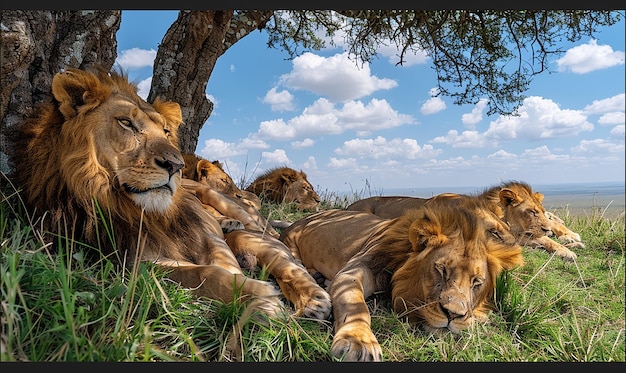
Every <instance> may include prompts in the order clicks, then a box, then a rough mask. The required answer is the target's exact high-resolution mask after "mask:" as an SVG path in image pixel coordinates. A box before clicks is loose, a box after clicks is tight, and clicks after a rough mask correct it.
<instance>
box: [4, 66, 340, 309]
mask: <svg viewBox="0 0 626 373" xmlns="http://www.w3.org/2000/svg"><path fill="white" fill-rule="evenodd" d="M136 92H137V88H136V86H135V85H133V84H131V83H130V82H128V80H127V78H126V76H125V75H124V74H121V73H118V72H115V71H111V72H108V71H104V70H102V69H94V70H78V69H71V68H70V69H68V70H67V71H65V72H61V73H58V74H56V75H55V76H54V78H53V81H52V94H53V98H54V99H53V100H50V101H49V102H45V103H42V105H41V106H39V107H38V108H37V110H35V111H34V112H33V114H32V116H30V117H29V118H27V119H26V120H25V121H24V122H23V123H20V124H16V125H15V126H13V127H12V128H11V131H10V133H9V134H8V135H7V139H8V140H9V141H8V150H9V151H8V154H9V165H10V167H11V168H12V171H11V173H10V175H9V176H10V178H11V179H12V181H13V183H14V184H15V185H17V186H18V187H20V188H21V193H22V195H23V200H24V201H25V204H26V206H27V207H28V209H29V210H30V212H31V213H34V214H35V216H37V217H39V218H41V219H42V223H40V224H38V226H42V227H43V228H44V229H45V230H49V231H52V232H56V233H58V234H61V235H63V236H66V237H71V238H72V239H76V240H79V241H81V242H84V243H87V244H89V245H90V246H92V247H96V248H99V249H101V250H102V251H103V252H104V253H105V254H115V255H113V257H112V258H113V259H117V260H119V261H120V262H121V263H126V264H132V263H134V262H135V260H136V259H139V260H144V261H151V262H155V263H157V264H161V265H164V266H168V267H171V268H172V272H171V273H170V274H169V276H170V278H172V279H173V280H175V281H177V282H179V283H180V284H181V285H182V286H184V287H188V288H193V289H194V291H195V292H196V293H197V294H198V295H202V296H206V297H209V298H213V299H218V300H222V301H228V302H229V301H233V297H234V296H237V293H239V297H238V299H239V300H241V301H243V302H247V304H248V306H249V307H248V310H250V311H249V312H255V311H260V312H262V313H265V314H266V315H269V316H270V317H272V316H277V315H279V314H282V313H283V311H284V309H283V304H282V302H281V300H280V292H279V291H278V289H277V288H276V287H275V286H274V285H273V284H272V283H270V282H266V281H261V280H256V279H252V278H246V276H245V275H244V273H243V271H242V269H241V268H240V266H239V264H238V263H237V260H236V259H235V255H253V256H255V257H257V258H259V265H270V264H271V269H270V273H271V274H272V275H274V276H275V277H276V280H277V282H278V283H279V286H281V288H282V287H285V288H288V289H289V293H288V294H285V295H286V297H287V298H288V299H289V300H290V301H291V302H292V303H293V304H294V305H296V306H297V307H299V309H298V311H297V312H299V313H304V314H305V315H308V314H309V313H310V314H311V315H312V316H314V317H323V316H324V315H327V314H328V313H329V312H330V301H329V300H328V299H327V297H328V296H327V295H326V293H325V292H324V290H323V289H321V288H320V287H319V286H318V285H317V283H316V282H315V280H314V279H313V278H312V277H311V276H310V275H309V274H308V272H306V270H304V269H303V268H302V267H301V266H300V265H298V264H297V263H296V261H295V259H294V258H293V257H292V256H291V254H290V252H289V250H288V249H287V248H286V247H285V246H284V245H283V244H282V243H281V242H280V241H278V240H276V239H273V238H271V237H267V235H264V234H263V233H261V232H254V231H249V230H237V231H234V232H230V233H228V239H229V242H230V243H231V245H228V244H227V242H226V237H225V235H224V233H223V232H222V229H221V227H220V225H219V224H218V222H217V220H216V219H215V218H214V217H212V216H211V215H210V214H209V213H207V212H206V211H205V209H204V208H203V207H202V204H201V203H200V201H199V200H198V198H197V197H196V195H194V193H192V192H190V191H189V188H187V187H181V171H180V170H181V168H182V167H183V163H184V162H183V157H182V154H181V152H180V150H179V148H178V139H177V130H178V127H179V125H180V124H181V122H182V115H181V110H180V106H179V105H178V104H177V103H174V102H166V101H161V100H156V101H155V102H154V103H153V104H149V103H147V102H146V101H144V100H143V99H141V98H140V97H139V96H138V95H137V93H136ZM193 188H194V190H195V191H196V192H197V191H202V190H204V189H209V188H208V187H206V186H202V185H200V184H198V185H194V186H193ZM203 188H204V189H203ZM107 232H108V233H107ZM53 241H56V240H53ZM269 261H271V262H269ZM294 281H297V284H298V286H293V285H292V284H293V283H294ZM320 315H321V316H320Z"/></svg>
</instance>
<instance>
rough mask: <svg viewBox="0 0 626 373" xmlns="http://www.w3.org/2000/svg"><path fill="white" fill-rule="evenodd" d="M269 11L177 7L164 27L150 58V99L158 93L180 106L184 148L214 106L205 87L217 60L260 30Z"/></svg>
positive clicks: (189, 149)
mask: <svg viewBox="0 0 626 373" xmlns="http://www.w3.org/2000/svg"><path fill="white" fill-rule="evenodd" d="M272 14H273V11H249V12H236V13H235V12H234V11H232V10H223V11H180V13H179V15H178V18H177V19H176V21H174V23H173V24H172V25H171V26H170V28H169V29H168V30H167V33H166V34H165V37H164V38H163V41H162V42H161V45H160V46H159V50H158V51H157V55H156V59H155V61H154V72H153V77H152V87H151V89H150V94H149V95H148V102H153V101H154V99H155V98H157V97H161V98H163V99H167V100H172V101H176V102H178V103H179V104H180V106H181V109H182V112H183V121H184V125H182V126H181V127H179V132H178V136H179V139H180V147H181V150H182V151H183V152H186V153H194V152H195V150H196V146H197V144H198V136H199V135H200V129H201V128H202V126H203V125H204V123H205V122H206V120H207V119H209V116H210V115H211V111H212V110H213V103H212V102H211V101H210V100H209V99H208V98H207V97H206V87H207V83H208V81H209V77H210V76H211V73H212V72H213V68H214V67H215V63H216V62H217V59H218V58H219V57H220V56H221V55H222V54H224V52H226V50H227V49H228V48H229V47H230V46H232V45H233V44H235V43H236V42H237V41H238V40H239V39H241V38H243V37H244V36H246V35H248V34H249V33H250V32H252V31H253V30H256V29H261V28H263V27H264V26H265V23H266V22H267V21H268V20H269V18H270V17H271V15H272ZM242 89H245V87H242Z"/></svg>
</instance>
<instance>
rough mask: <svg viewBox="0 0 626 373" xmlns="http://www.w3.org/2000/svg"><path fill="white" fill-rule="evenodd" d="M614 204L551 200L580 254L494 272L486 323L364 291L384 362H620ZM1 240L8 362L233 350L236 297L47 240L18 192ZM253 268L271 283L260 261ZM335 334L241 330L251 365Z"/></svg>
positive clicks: (298, 322)
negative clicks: (442, 315) (465, 323)
mask: <svg viewBox="0 0 626 373" xmlns="http://www.w3.org/2000/svg"><path fill="white" fill-rule="evenodd" d="M2 177H3V182H4V181H5V180H6V179H5V176H4V175H2ZM366 194H367V191H365V190H361V191H355V192H353V193H352V194H350V195H345V194H342V195H339V194H337V193H334V192H328V191H322V192H321V193H320V195H321V196H322V203H321V210H324V209H329V208H345V207H346V206H348V205H349V204H350V203H352V202H354V201H355V200H357V199H360V198H364V197H367V196H368V195H366ZM570 206H571V207H572V209H571V210H570ZM607 207H608V206H606V205H600V204H598V205H595V206H592V207H591V208H585V209H577V208H575V206H572V205H569V204H562V205H559V206H558V207H553V208H549V209H548V210H549V211H551V212H553V213H555V214H556V215H557V216H559V217H560V218H561V219H563V220H564V222H565V224H566V225H567V226H568V228H570V229H571V230H573V231H575V232H578V233H579V234H580V235H581V238H582V241H583V242H584V244H585V247H584V248H577V249H574V250H575V252H576V254H577V256H578V258H577V260H576V261H574V262H566V261H563V260H561V259H560V258H559V257H554V256H551V255H550V254H548V253H547V252H545V251H542V250H537V249H531V248H524V259H525V264H524V265H523V266H522V267H519V268H516V269H514V270H511V271H508V272H504V273H503V274H502V275H501V276H500V277H499V278H498V281H497V284H496V291H495V294H494V298H493V305H494V307H493V310H492V311H491V313H490V315H489V320H488V321H486V322H479V323H475V324H474V325H473V326H472V327H471V328H469V329H468V330H465V331H463V332H462V333H461V334H458V335H454V334H441V335H431V334H428V333H427V332H424V331H422V330H421V329H418V328H414V327H412V326H410V325H409V324H408V323H406V322H405V321H403V320H402V319H401V318H399V317H398V316H397V315H396V314H394V313H393V312H392V311H391V305H390V302H389V300H388V299H386V298H384V297H383V296H377V295H375V296H373V297H371V298H370V299H368V306H369V308H370V313H371V315H372V330H373V331H374V334H375V335H376V337H377V338H378V341H379V342H380V344H381V346H382V349H383V358H384V360H385V361H389V362H469V361H472V362H624V361H625V351H624V350H625V338H624V333H625V326H624V324H625V314H624V307H625V300H624V294H625V288H624V257H625V256H624V246H625V236H624V228H625V223H624V212H623V209H622V210H621V211H618V212H617V213H612V214H607V210H608V209H607ZM262 209H263V211H262V212H263V213H264V215H265V216H267V217H269V218H270V219H278V220H288V221H295V220H297V219H299V218H301V217H304V216H306V214H307V213H303V212H299V211H298V210H297V209H296V208H295V206H293V204H289V203H285V204H270V203H264V204H263V207H262ZM0 235H1V238H0V243H1V250H0V255H1V257H0V266H1V270H2V284H1V289H2V315H1V324H2V331H1V332H2V335H1V347H2V348H1V360H2V361H3V362H8V361H13V362H26V361H30V362H53V361H54V362H60V361H63V362H67V361H72V362H74V361H77V362H92V361H124V362H159V361H192V362H203V361H226V360H227V359H226V357H225V354H224V351H225V344H226V341H227V338H228V336H229V334H230V333H231V331H232V330H233V327H234V325H235V323H236V322H237V319H238V316H239V315H240V313H241V311H242V308H241V307H240V306H239V305H238V304H237V303H229V304H225V303H221V302H217V301H211V300H206V299H200V298H196V297H194V296H193V295H191V293H190V292H189V291H188V290H184V289H181V288H180V287H179V286H177V285H176V284H174V283H172V282H170V281H169V280H167V279H165V278H164V274H165V272H163V271H164V270H163V269H162V268H159V267H156V266H153V265H150V264H146V263H142V264H138V265H136V266H133V267H131V268H126V269H123V268H119V267H118V266H116V265H115V264H114V263H113V262H111V261H109V260H108V259H107V258H105V257H102V256H99V255H98V253H97V252H96V255H93V254H94V250H95V249H93V248H89V247H85V246H84V245H81V244H79V243H76V242H74V241H73V240H72V239H71V238H72V235H73V233H72V232H71V230H69V229H68V232H67V234H66V235H65V236H54V237H53V236H51V235H49V234H46V233H44V232H42V231H41V230H40V229H39V228H38V222H37V221H36V220H32V219H30V218H29V216H28V215H27V214H26V213H25V212H24V210H23V208H22V205H21V203H20V200H19V195H18V194H17V193H12V192H6V191H3V194H2V199H1V205H0ZM52 240H55V241H56V243H57V244H58V247H59V251H58V253H56V254H54V255H52V254H51V253H50V250H49V248H50V242H51V241H52ZM250 276H253V277H255V278H261V279H268V280H270V281H271V280H272V278H271V277H270V276H268V275H267V274H266V273H265V271H264V270H263V268H259V269H258V270H256V271H254V272H252V273H250ZM287 307H289V305H288V304H287ZM332 335H333V330H332V321H331V320H326V321H319V320H309V319H305V318H296V317H293V316H291V315H289V314H286V315H285V316H284V317H283V318H282V319H273V320H269V321H268V322H267V323H259V322H257V321H255V320H254V319H250V320H249V321H248V322H247V323H245V325H244V327H243V329H242V338H241V343H242V345H243V347H244V350H245V353H244V355H243V361H247V362H318V361H336V360H337V359H335V358H333V357H332V354H331V353H330V346H331V342H332Z"/></svg>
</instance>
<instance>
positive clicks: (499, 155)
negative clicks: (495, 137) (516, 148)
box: [487, 149, 517, 160]
mask: <svg viewBox="0 0 626 373" xmlns="http://www.w3.org/2000/svg"><path fill="white" fill-rule="evenodd" d="M515 158H517V155H515V154H512V153H509V152H507V151H505V150H504V149H500V150H498V151H497V152H495V153H491V154H489V155H488V156H487V159H496V160H510V159H515Z"/></svg>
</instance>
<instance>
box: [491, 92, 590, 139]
mask: <svg viewBox="0 0 626 373" xmlns="http://www.w3.org/2000/svg"><path fill="white" fill-rule="evenodd" d="M518 114H519V115H518V116H512V115H511V116H500V117H498V119H496V120H495V121H493V122H491V124H490V126H489V129H488V130H487V131H486V132H485V136H486V137H488V138H490V139H494V140H512V139H516V138H523V139H526V140H538V139H554V138H562V137H573V136H577V135H579V134H580V133H582V132H588V131H591V130H593V124H591V123H590V122H589V121H588V120H587V116H586V115H585V114H584V112H582V111H580V110H569V109H561V108H560V107H559V106H558V105H557V104H556V103H555V102H554V101H552V100H549V99H545V98H542V97H537V96H531V97H527V98H526V99H524V102H523V104H522V106H520V107H519V109H518Z"/></svg>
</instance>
